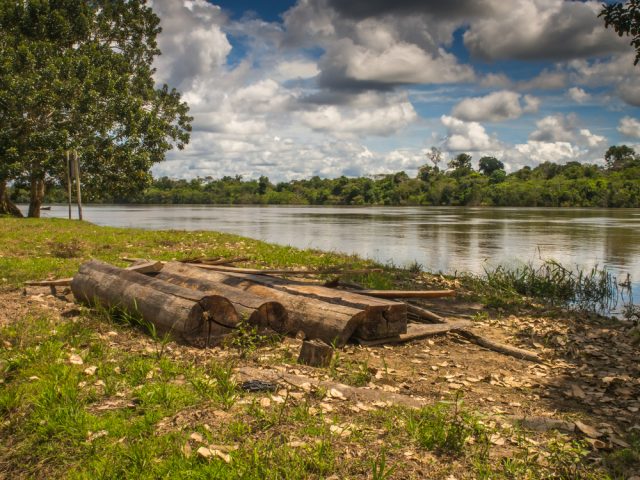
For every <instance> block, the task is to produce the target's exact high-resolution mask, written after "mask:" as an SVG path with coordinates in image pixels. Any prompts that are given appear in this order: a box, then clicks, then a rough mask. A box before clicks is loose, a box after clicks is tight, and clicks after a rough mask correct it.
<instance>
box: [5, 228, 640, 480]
mask: <svg viewBox="0 0 640 480" xmlns="http://www.w3.org/2000/svg"><path fill="white" fill-rule="evenodd" d="M124 256H126V257H147V258H157V259H163V260H170V259H172V258H177V259H180V258H188V257H194V256H223V257H240V256H243V257H248V258H249V260H248V262H247V263H246V265H247V266H253V267H282V268H285V267H289V268H290V267H329V266H341V267H349V268H362V267H371V266H374V265H375V264H374V263H373V262H372V261H366V260H362V259H360V258H358V257H356V256H348V255H340V254H336V253H330V252H321V251H312V250H299V249H296V248H292V247H281V246H276V245H271V244H265V243H263V242H259V241H256V240H251V239H247V238H243V237H239V236H235V235H229V234H221V233H216V232H197V231H196V232H182V231H164V232H163V231H150V230H136V229H121V228H110V227H98V226H95V225H92V224H88V223H82V222H70V221H67V220H59V219H47V220H13V219H0V272H1V273H0V282H1V283H0V302H1V304H2V307H3V308H2V310H1V312H2V313H0V381H2V386H1V387H2V388H0V415H1V417H0V418H1V421H2V423H1V424H0V438H1V439H2V443H3V444H4V445H6V446H7V448H5V449H3V451H2V453H0V478H2V477H3V476H4V478H26V477H32V476H35V475H39V476H45V477H49V478H115V477H123V478H159V477H162V478H184V477H185V476H187V474H189V475H191V476H192V477H194V478H200V477H207V478H274V479H275V478H332V477H333V478H442V479H445V478H451V476H453V477H454V478H527V477H528V478H548V477H549V476H554V477H555V478H627V477H630V476H631V473H632V472H634V469H635V468H637V465H638V463H637V462H638V460H639V456H640V443H639V442H638V436H637V432H638V429H639V428H640V425H637V420H636V418H637V412H638V407H639V405H638V400H637V399H638V394H639V393H640V370H639V369H638V366H637V362H635V355H636V352H637V351H638V350H637V349H638V347H637V345H634V343H633V342H634V337H633V335H632V334H630V333H629V332H630V330H629V326H628V325H622V324H620V323H616V322H610V321H608V320H607V319H604V318H599V317H597V316H593V315H586V314H584V313H576V312H568V311H565V310H562V309H559V308H551V307H548V306H545V305H542V304H541V303H540V301H539V300H537V299H535V298H532V299H523V298H517V297H516V296H504V297H501V296H499V295H497V294H495V293H491V292H488V291H487V287H486V285H483V284H481V283H478V282H477V281H473V282H472V281H467V280H465V279H464V278H462V277H461V278H452V277H446V276H442V275H431V274H428V273H424V272H421V271H420V269H417V268H416V269H414V270H413V271H409V270H403V269H397V268H390V267H385V268H384V270H383V272H381V273H373V274H368V275H366V276H355V277H353V278H350V280H352V281H357V282H359V283H362V284H364V285H365V286H368V287H371V288H378V289H385V288H399V287H402V288H417V287H419V288H425V287H429V288H430V287H435V288H443V287H447V288H449V287H453V288H456V289H458V291H459V292H460V295H459V298H458V299H456V300H455V301H454V302H451V301H442V302H440V303H437V304H434V306H433V308H434V309H439V310H440V311H441V312H443V313H447V314H451V315H455V316H466V317H467V318H470V319H472V320H473V321H474V329H475V331H477V332H479V333H487V334H491V335H492V336H493V337H494V338H498V339H500V340H502V341H504V342H506V343H511V344H513V345H517V346H522V347H524V348H528V349H532V350H535V351H537V352H538V353H539V354H540V355H541V356H542V357H543V358H544V363H543V364H530V363H528V362H526V361H523V360H517V359H513V358H508V357H504V356H501V355H499V354H497V353H495V352H490V351H487V350H483V349H481V348H480V347H477V346H475V345H471V344H469V343H467V342H465V341H463V340H460V339H456V338H453V337H446V336H443V337H438V338H433V339H430V340H425V341H421V342H413V343H410V344H407V345H404V346H397V347H372V348H367V347H359V346H355V345H350V346H348V347H347V348H345V349H344V350H339V351H337V352H336V355H335V357H334V361H333V363H332V365H331V366H330V367H329V368H327V369H313V368H310V367H304V366H301V365H297V364H296V362H295V359H296V354H297V351H298V350H299V347H300V340H296V339H284V340H279V341H277V342H274V341H272V340H271V339H267V338H261V337H259V336H256V335H254V334H251V333H250V332H249V333H247V334H246V335H243V336H242V337H241V338H238V341H236V342H234V343H232V344H231V345H229V348H224V349H220V348H216V349H210V350H199V349H193V348H190V347H187V346H184V345H179V344H176V343H173V342H169V343H166V342H164V341H163V339H161V338H157V337H156V338H154V337H153V336H149V335H148V334H146V333H145V332H143V331H140V330H139V329H136V328H133V327H132V326H131V325H126V324H123V323H122V322H120V323H118V322H115V321H114V319H113V318H109V317H108V316H106V315H104V313H100V312H97V311H95V310H90V309H86V308H85V307H81V306H78V305H76V304H74V303H68V302H66V301H64V300H61V299H59V298H56V297H53V296H51V295H50V293H49V291H48V289H45V290H37V289H29V290H27V291H26V295H25V294H23V292H22V282H24V281H25V280H29V279H43V278H50V277H65V276H70V275H73V273H74V272H75V271H77V268H78V265H79V264H80V263H81V262H82V261H84V260H87V259H89V258H92V257H94V258H99V259H102V260H105V261H108V262H111V263H115V264H119V265H124V262H122V261H121V260H120V258H121V257H124ZM587 326H588V328H587ZM239 367H253V368H260V369H268V368H271V369H273V368H278V369H280V371H282V372H287V373H291V374H299V375H307V376H309V377H310V378H323V379H332V380H334V381H339V382H342V383H345V384H349V385H355V386H368V387H370V388H372V389H374V390H377V391H380V392H395V393H402V394H405V395H412V396H413V397H415V398H422V399H424V400H425V405H426V406H425V407H424V408H422V409H420V410H411V409H407V408H404V407H399V406H393V405H391V406H390V405H387V404H385V403H383V402H382V403H381V402H371V403H367V402H364V403H363V402H353V401H350V400H347V399H344V398H340V395H335V394H332V393H331V392H327V391H323V390H322V389H319V390H318V389H308V388H307V389H305V388H297V387H293V386H291V385H288V384H284V385H282V388H281V390H280V391H278V392H275V393H272V394H267V393H263V394H252V393H246V392H242V391H240V390H238V389H237V388H236V386H235V384H234V377H233V375H234V372H236V371H237V369H238V368H239ZM442 402H445V403H442ZM539 417H544V418H553V419H554V420H563V421H565V422H566V423H564V424H562V425H566V424H568V423H571V422H574V424H577V423H576V421H579V422H582V423H583V424H585V425H587V426H591V427H592V428H593V429H594V430H595V432H596V433H597V438H595V437H596V433H594V432H593V431H589V430H588V429H587V431H588V433H587V434H585V433H584V432H581V431H580V429H578V431H577V432H576V431H570V432H569V431H560V432H556V431H553V430H547V431H543V432H536V431H532V430H521V429H518V428H514V427H513V426H512V424H511V423H510V421H509V419H511V418H539ZM558 425H560V424H556V426H558ZM558 428H560V429H561V430H562V428H561V427H559V426H558ZM207 452H208V453H207ZM635 471H637V470H635Z"/></svg>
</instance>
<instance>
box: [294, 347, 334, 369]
mask: <svg viewBox="0 0 640 480" xmlns="http://www.w3.org/2000/svg"><path fill="white" fill-rule="evenodd" d="M331 357H333V348H332V347H331V346H330V345H327V344H326V343H324V342H323V341H321V340H305V341H304V342H302V347H301V348H300V355H299V356H298V363H302V364H303V365H309V366H310V367H322V368H324V367H328V366H329V364H330V363H331Z"/></svg>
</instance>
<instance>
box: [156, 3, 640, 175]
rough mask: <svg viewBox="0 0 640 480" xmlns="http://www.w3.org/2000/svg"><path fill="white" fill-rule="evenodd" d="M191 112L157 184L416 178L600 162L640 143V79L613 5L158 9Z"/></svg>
mask: <svg viewBox="0 0 640 480" xmlns="http://www.w3.org/2000/svg"><path fill="white" fill-rule="evenodd" d="M152 6H153V8H154V10H155V11H156V12H157V13H158V14H159V16H160V18H161V20H162V27H163V32H162V34H161V35H160V37H159V45H160V48H161V49H162V52H163V55H162V56H161V57H160V58H159V59H158V61H157V62H156V67H157V73H156V79H157V81H158V82H159V83H165V82H166V83H168V84H169V85H170V86H172V87H176V88H178V89H179V90H180V91H181V92H182V93H183V96H184V98H185V100H187V101H188V103H189V104H190V106H191V112H192V115H193V116H194V123H193V126H194V132H193V135H192V141H191V143H190V145H189V146H188V147H187V148H186V149H185V150H184V151H180V152H177V151H176V152H171V153H170V154H169V156H168V160H167V161H165V162H163V163H161V164H159V165H158V166H156V167H155V170H154V173H155V174H156V175H168V176H170V177H175V178H192V177H195V176H209V175H210V176H214V177H219V176H222V175H238V174H239V175H243V176H245V177H247V178H256V177H258V176H260V175H267V176H269V177H270V178H271V179H272V180H284V179H293V178H306V177H310V176H312V175H320V176H323V177H336V176H339V175H343V174H345V175H374V174H379V173H389V172H395V171H399V170H405V171H407V173H409V174H414V173H415V172H416V170H417V168H419V167H420V165H422V164H424V163H426V157H425V153H426V152H427V151H429V150H430V148H431V147H432V146H437V147H438V148H440V149H441V150H442V151H443V153H444V156H445V158H449V157H451V156H454V155H456V154H458V153H460V152H467V153H469V154H471V155H472V156H473V158H474V160H475V161H477V160H478V159H479V158H480V157H481V156H483V155H493V156H496V157H498V158H500V159H501V160H502V161H503V162H504V163H505V164H506V165H507V168H508V169H510V170H512V171H513V170H516V169H518V168H521V167H522V166H524V165H530V166H535V165H537V164H539V163H540V162H543V161H554V162H558V163H565V162H568V161H580V162H601V161H602V157H603V154H604V151H605V150H606V149H607V148H608V147H609V145H613V144H621V143H626V144H628V145H632V146H634V147H636V148H637V147H638V144H639V142H640V111H639V109H638V107H639V106H640V81H639V80H638V78H639V75H638V72H639V71H640V66H639V67H634V66H633V57H634V51H633V49H632V48H631V47H630V46H629V45H628V39H625V38H619V37H618V36H617V35H616V34H615V33H614V32H612V31H611V30H606V29H605V28H604V26H603V22H602V19H600V18H597V14H598V12H599V11H600V9H601V3H600V2H593V1H583V2H574V1H569V0H512V1H511V2H504V1H503V0H455V1H450V2H442V1H440V0H395V1H393V2H390V1H387V0H350V1H349V2H345V1H343V0H298V1H269V2H258V1H223V2H220V1H218V2H216V1H213V0H212V1H206V0H153V2H152Z"/></svg>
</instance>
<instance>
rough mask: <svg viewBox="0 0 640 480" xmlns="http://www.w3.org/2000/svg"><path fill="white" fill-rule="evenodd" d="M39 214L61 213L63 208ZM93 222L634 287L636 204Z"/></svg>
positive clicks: (639, 223)
mask: <svg viewBox="0 0 640 480" xmlns="http://www.w3.org/2000/svg"><path fill="white" fill-rule="evenodd" d="M42 213H43V216H55V217H64V216H66V215H67V211H66V207H65V206H54V207H53V208H52V210H51V211H45V212H42ZM85 218H86V219H87V220H89V221H91V222H94V223H96V224H98V225H113V226H124V227H141V228H149V229H182V230H218V231H223V232H232V233H237V234H240V235H245V236H248V237H253V238H257V239H260V240H266V241H269V242H275V243H280V244H289V245H294V246H297V247H302V248H309V247H315V248H319V249H323V250H335V251H341V252H348V253H357V254H359V255H361V256H364V257H370V258H374V259H376V260H379V261H381V262H393V263H394V264H396V265H407V264H409V263H411V262H414V261H416V262H418V263H420V264H422V265H423V266H424V267H425V268H426V269H428V270H432V271H442V272H446V273H453V272H455V271H471V272H475V273H482V272H483V270H484V268H491V267H492V266H495V265H498V264H512V265H515V264H517V263H519V262H528V261H534V262H536V261H540V259H547V258H553V259H555V260H557V261H559V262H561V263H563V264H565V265H567V266H580V267H585V268H590V267H592V266H594V265H598V266H600V267H605V268H608V269H609V270H611V271H612V272H614V273H615V274H616V275H617V276H618V278H624V277H626V274H627V273H630V274H631V276H632V279H634V280H636V283H635V286H636V291H637V289H638V287H640V283H638V281H639V280H640V242H639V240H640V236H639V234H638V232H639V231H640V210H638V209H629V210H605V209H536V208H500V209H497V208H495V209H494V208H456V207H452V208H442V207H440V208H428V207H395V208H389V207H362V208H360V207H344V208H341V207H293V206H286V207H275V206H269V207H255V206H249V207H243V206H237V207H235V206H234V207H223V206H206V205H203V206H199V205H198V206H193V205H185V206H150V205H141V206H122V205H101V206H88V207H86V208H85Z"/></svg>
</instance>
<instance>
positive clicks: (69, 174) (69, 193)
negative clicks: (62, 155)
mask: <svg viewBox="0 0 640 480" xmlns="http://www.w3.org/2000/svg"><path fill="white" fill-rule="evenodd" d="M66 154H67V168H65V173H66V174H67V204H68V205H69V220H71V165H69V150H67V151H66Z"/></svg>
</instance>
